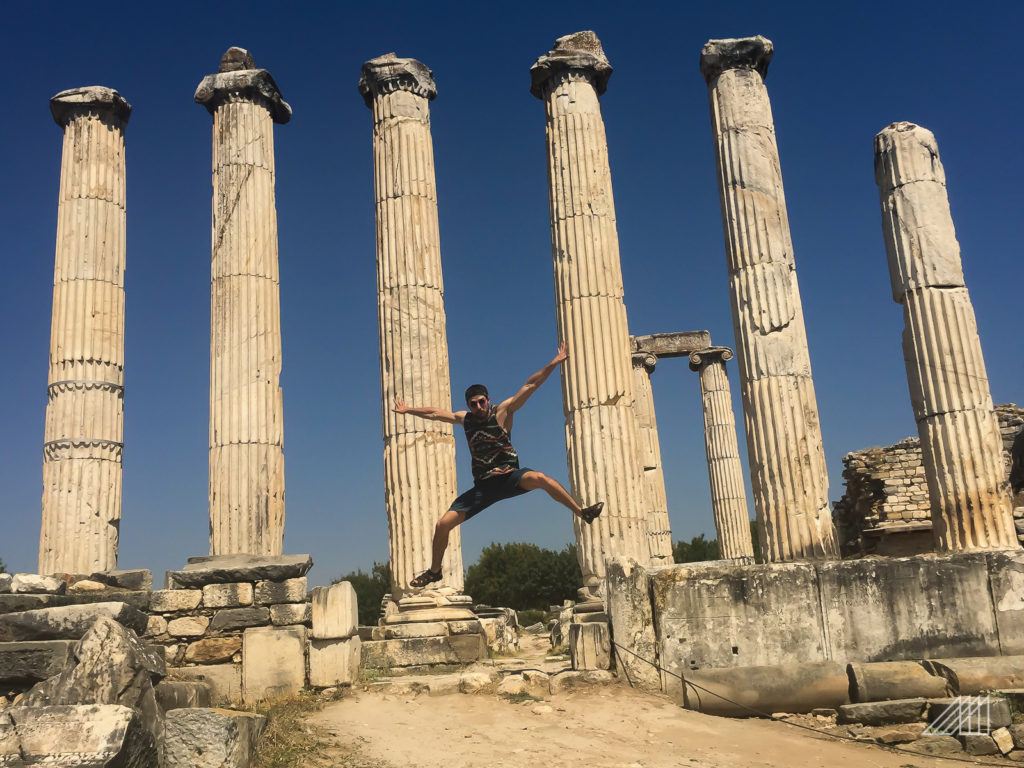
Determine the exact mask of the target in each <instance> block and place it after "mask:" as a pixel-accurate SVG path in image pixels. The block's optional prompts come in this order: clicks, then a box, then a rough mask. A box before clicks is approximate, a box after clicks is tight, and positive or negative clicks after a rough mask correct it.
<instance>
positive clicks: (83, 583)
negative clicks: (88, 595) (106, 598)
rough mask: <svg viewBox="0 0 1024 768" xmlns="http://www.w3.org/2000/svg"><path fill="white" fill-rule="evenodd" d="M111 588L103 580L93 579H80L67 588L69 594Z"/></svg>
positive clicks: (101, 590)
mask: <svg viewBox="0 0 1024 768" xmlns="http://www.w3.org/2000/svg"><path fill="white" fill-rule="evenodd" d="M107 589H109V587H108V586H107V585H106V584H104V583H103V582H101V581H93V580H92V579H80V580H79V581H76V582H74V583H73V584H71V586H69V587H68V588H67V591H68V593H69V594H78V593H80V592H103V591H104V590H107Z"/></svg>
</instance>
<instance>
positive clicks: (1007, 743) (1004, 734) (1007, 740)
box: [992, 726, 1013, 755]
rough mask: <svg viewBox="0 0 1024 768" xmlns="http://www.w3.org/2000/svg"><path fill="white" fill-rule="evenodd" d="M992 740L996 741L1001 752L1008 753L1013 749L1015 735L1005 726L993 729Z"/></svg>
mask: <svg viewBox="0 0 1024 768" xmlns="http://www.w3.org/2000/svg"><path fill="white" fill-rule="evenodd" d="M992 741H994V742H995V743H996V747H997V748H998V749H999V752H1000V753H1001V754H1004V755H1008V754H1010V752H1012V751H1013V736H1012V735H1011V734H1010V731H1009V729H1008V728H1006V727H1005V726H1004V727H1002V728H996V729H995V730H994V731H992Z"/></svg>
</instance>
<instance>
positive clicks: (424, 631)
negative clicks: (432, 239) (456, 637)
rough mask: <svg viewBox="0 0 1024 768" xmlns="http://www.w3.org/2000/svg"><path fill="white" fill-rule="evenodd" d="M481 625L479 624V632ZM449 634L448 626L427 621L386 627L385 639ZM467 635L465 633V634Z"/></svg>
mask: <svg viewBox="0 0 1024 768" xmlns="http://www.w3.org/2000/svg"><path fill="white" fill-rule="evenodd" d="M479 628H480V625H479V622H477V630H478V631H479ZM447 634H448V625H447V624H445V623H443V622H436V621H426V622H422V623H419V622H418V623H412V624H392V625H390V626H385V627H384V639H385V640H395V639H400V638H404V637H444V636H445V635H447ZM463 634H465V633H463Z"/></svg>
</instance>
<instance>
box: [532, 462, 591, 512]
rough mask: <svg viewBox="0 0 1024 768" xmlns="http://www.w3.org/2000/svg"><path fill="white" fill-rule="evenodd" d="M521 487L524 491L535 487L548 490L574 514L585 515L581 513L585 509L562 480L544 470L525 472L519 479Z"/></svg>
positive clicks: (549, 494)
mask: <svg viewBox="0 0 1024 768" xmlns="http://www.w3.org/2000/svg"><path fill="white" fill-rule="evenodd" d="M519 487H520V488H522V489H523V490H524V491H532V490H534V489H535V488H540V489H542V490H544V491H547V494H548V496H550V497H551V498H552V499H554V500H555V501H557V502H558V503H559V504H561V505H562V506H564V507H567V508H568V509H569V510H570V511H571V512H572V513H573V514H574V515H576V516H577V517H582V516H583V515H582V514H581V513H582V512H583V510H582V509H581V508H580V505H579V504H577V503H576V499H574V498H573V497H572V496H570V495H569V492H568V491H567V490H565V488H564V487H563V486H562V484H561V483H560V482H558V481H557V480H555V479H553V478H550V477H548V476H547V475H545V474H544V473H543V472H537V471H535V470H530V471H529V472H524V473H523V476H522V477H521V478H520V479H519Z"/></svg>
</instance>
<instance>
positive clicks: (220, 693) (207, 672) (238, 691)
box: [167, 664, 242, 706]
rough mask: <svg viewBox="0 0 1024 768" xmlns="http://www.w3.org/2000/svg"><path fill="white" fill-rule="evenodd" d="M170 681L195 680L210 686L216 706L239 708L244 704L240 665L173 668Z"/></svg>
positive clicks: (169, 676) (170, 672) (169, 672)
mask: <svg viewBox="0 0 1024 768" xmlns="http://www.w3.org/2000/svg"><path fill="white" fill-rule="evenodd" d="M167 675H168V678H169V679H172V680H189V681H192V680H195V681H201V682H204V683H206V684H207V685H209V686H210V696H211V699H212V703H213V704H214V705H217V706H219V705H222V704H224V705H229V706H237V705H238V704H241V703H242V667H241V665H240V664H210V665H202V666H196V667H172V668H169V669H168V670H167Z"/></svg>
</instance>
